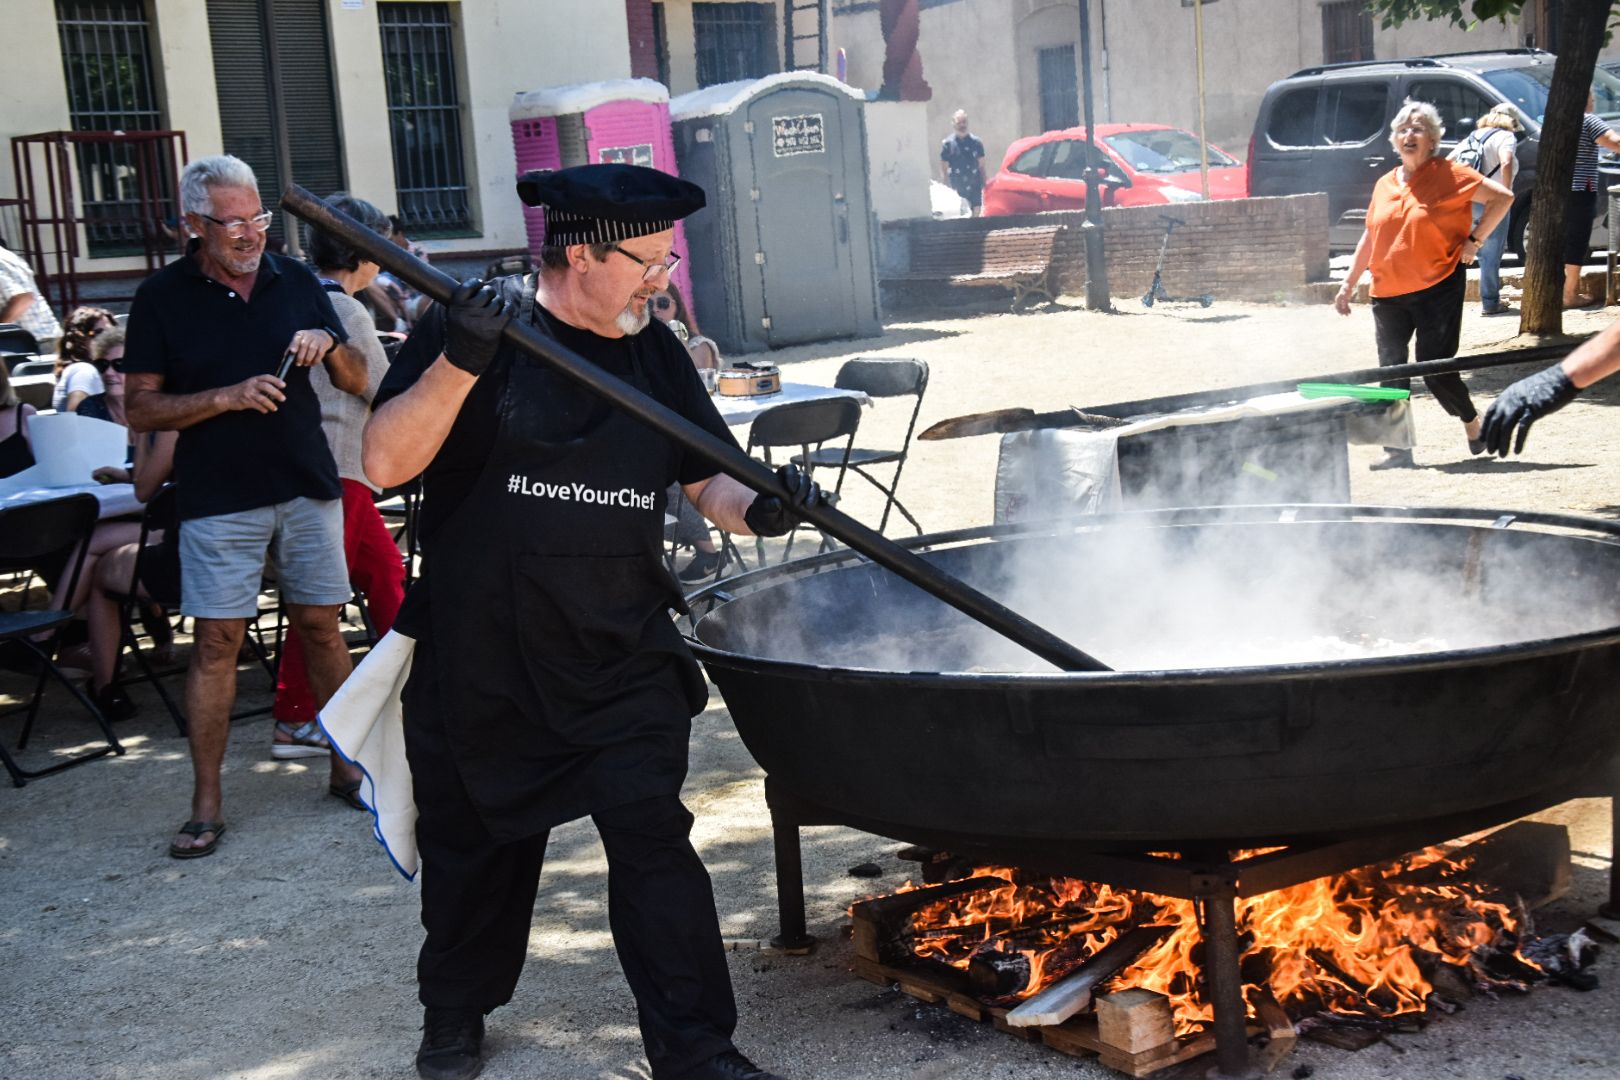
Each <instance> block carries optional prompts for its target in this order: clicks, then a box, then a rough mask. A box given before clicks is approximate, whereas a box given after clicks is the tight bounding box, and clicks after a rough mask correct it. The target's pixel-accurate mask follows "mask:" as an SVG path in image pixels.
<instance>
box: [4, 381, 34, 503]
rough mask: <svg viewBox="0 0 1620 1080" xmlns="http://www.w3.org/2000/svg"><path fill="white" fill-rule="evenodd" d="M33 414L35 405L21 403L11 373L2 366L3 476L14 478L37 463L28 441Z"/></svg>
mask: <svg viewBox="0 0 1620 1080" xmlns="http://www.w3.org/2000/svg"><path fill="white" fill-rule="evenodd" d="M33 415H34V407H33V406H32V405H24V404H23V403H22V402H21V401H19V400H17V391H16V390H15V389H14V388H13V387H12V385H11V372H10V371H8V370H7V368H6V365H4V364H0V476H14V475H16V474H17V473H20V472H22V471H23V470H24V469H26V468H28V467H29V466H30V465H32V464H33V463H34V448H33V447H32V446H30V445H29V442H28V418H29V417H30V416H33Z"/></svg>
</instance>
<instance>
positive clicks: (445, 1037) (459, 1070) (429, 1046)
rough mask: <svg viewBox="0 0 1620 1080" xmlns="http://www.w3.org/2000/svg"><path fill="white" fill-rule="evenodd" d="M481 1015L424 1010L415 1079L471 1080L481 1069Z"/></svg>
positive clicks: (471, 1010) (482, 1058) (482, 1036)
mask: <svg viewBox="0 0 1620 1080" xmlns="http://www.w3.org/2000/svg"><path fill="white" fill-rule="evenodd" d="M483 1048H484V1014H483V1013H481V1012H479V1011H478V1010H477V1009H424V1010H423V1012H422V1045H421V1047H420V1048H419V1049H418V1050H417V1051H416V1075H417V1076H420V1077H421V1078H422V1080H472V1078H473V1077H475V1076H477V1075H478V1074H479V1073H480V1072H482V1071H483V1069H484V1055H483Z"/></svg>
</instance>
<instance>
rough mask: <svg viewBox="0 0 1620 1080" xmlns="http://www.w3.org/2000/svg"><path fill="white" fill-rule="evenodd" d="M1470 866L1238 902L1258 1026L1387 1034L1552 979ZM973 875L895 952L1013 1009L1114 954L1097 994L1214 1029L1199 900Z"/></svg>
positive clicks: (1412, 866)
mask: <svg viewBox="0 0 1620 1080" xmlns="http://www.w3.org/2000/svg"><path fill="white" fill-rule="evenodd" d="M1262 853H1263V852H1248V853H1245V856H1244V857H1245V858H1248V857H1253V856H1255V855H1259V854H1262ZM1475 862H1476V858H1475V856H1474V855H1473V854H1470V853H1469V851H1467V850H1465V851H1464V852H1461V853H1455V854H1447V853H1446V852H1445V851H1443V850H1442V849H1439V848H1429V849H1426V850H1424V851H1422V852H1419V853H1416V854H1413V855H1409V856H1406V857H1405V858H1403V859H1401V860H1399V861H1397V862H1395V863H1391V864H1384V865H1380V866H1374V867H1366V868H1363V869H1359V870H1354V871H1350V872H1348V873H1344V874H1339V875H1336V876H1332V877H1324V878H1320V879H1317V880H1314V881H1309V882H1305V883H1303V884H1300V885H1296V886H1293V887H1290V888H1286V889H1281V890H1278V891H1275V892H1271V893H1266V894H1263V895H1260V896H1253V897H1240V898H1239V899H1238V901H1237V908H1236V911H1237V927H1238V933H1239V935H1240V951H1241V957H1242V961H1241V970H1242V975H1243V983H1244V997H1245V999H1246V1004H1247V1006H1248V1009H1249V1011H1250V1013H1251V1015H1255V1014H1256V1013H1257V1012H1258V1010H1259V1004H1260V1002H1261V1001H1262V1000H1263V999H1266V998H1267V997H1268V996H1269V998H1272V999H1275V1001H1277V1002H1280V1003H1281V1005H1282V1006H1283V1008H1284V1009H1285V1010H1286V1011H1287V1013H1288V1015H1289V1017H1290V1018H1291V1019H1292V1020H1293V1021H1294V1022H1295V1023H1296V1025H1298V1026H1299V1028H1300V1029H1301V1030H1308V1029H1309V1028H1310V1027H1312V1026H1352V1027H1354V1026H1369V1027H1381V1026H1385V1025H1389V1024H1391V1023H1392V1022H1396V1021H1398V1020H1399V1019H1401V1018H1412V1019H1419V1018H1421V1017H1422V1016H1423V1015H1424V1014H1426V1013H1427V1012H1428V1011H1429V1010H1430V1009H1431V1008H1432V1007H1434V1006H1435V1005H1437V1004H1438V1005H1439V1006H1440V1007H1441V1008H1442V1009H1448V1010H1449V1003H1448V1001H1447V998H1448V997H1456V996H1466V994H1467V993H1468V992H1470V991H1471V990H1485V991H1490V990H1500V989H1515V990H1523V989H1525V988H1526V986H1527V984H1528V983H1529V982H1533V981H1538V980H1540V979H1542V978H1544V977H1545V976H1546V972H1545V971H1544V970H1543V965H1542V963H1538V961H1537V959H1535V958H1532V955H1534V956H1536V957H1538V958H1540V959H1542V960H1543V961H1545V960H1546V955H1547V953H1546V951H1545V950H1542V951H1540V952H1538V951H1537V950H1536V949H1535V948H1531V947H1529V939H1528V938H1527V937H1526V935H1527V934H1528V933H1529V927H1528V917H1527V915H1526V914H1525V911H1524V910H1523V906H1522V903H1521V902H1520V901H1519V899H1518V898H1517V897H1516V896H1514V895H1512V892H1511V891H1508V892H1504V890H1503V889H1502V887H1501V886H1499V885H1496V884H1494V883H1492V882H1491V881H1489V880H1487V879H1486V878H1483V877H1481V876H1479V875H1478V874H1476V873H1474V872H1473V871H1474V870H1475ZM970 876H971V877H972V878H975V879H978V880H977V882H975V883H974V885H973V886H972V887H970V888H967V889H966V891H956V892H955V893H954V894H953V895H943V896H942V897H941V898H940V899H934V900H930V901H927V902H925V903H922V904H921V905H920V906H918V907H916V908H915V909H914V910H913V911H912V912H911V914H910V917H909V919H907V920H905V923H904V925H903V926H902V927H898V928H895V931H894V937H893V938H892V939H891V942H890V948H891V950H893V949H900V950H901V951H905V950H909V956H908V957H907V960H908V961H909V962H912V963H916V964H919V965H921V966H922V967H924V968H928V967H933V966H935V965H947V966H949V967H950V968H953V969H956V971H957V972H959V973H965V974H966V976H967V977H968V983H969V985H971V986H972V987H973V990H974V992H975V994H976V995H977V996H978V997H979V999H980V1000H981V1001H983V1002H984V1003H986V1004H987V1005H999V1006H1003V1007H1010V1006H1016V1005H1018V1004H1019V1003H1020V1002H1022V1001H1026V1000H1028V999H1029V998H1031V997H1032V996H1034V995H1035V994H1037V993H1038V992H1040V991H1042V990H1046V989H1048V988H1050V987H1053V986H1055V985H1058V984H1060V983H1063V982H1064V981H1065V980H1066V979H1069V978H1070V977H1071V976H1074V975H1075V973H1077V972H1082V971H1083V970H1084V969H1086V968H1087V965H1088V962H1089V963H1091V964H1092V965H1095V964H1096V963H1097V962H1098V961H1097V960H1094V959H1093V958H1097V957H1098V954H1099V953H1100V952H1102V951H1103V950H1104V948H1105V947H1107V946H1109V945H1111V944H1113V943H1116V942H1120V945H1119V946H1116V948H1114V949H1113V950H1112V956H1113V959H1114V962H1115V964H1116V965H1123V966H1117V967H1116V970H1117V974H1113V975H1112V977H1111V978H1108V979H1107V980H1106V981H1102V982H1099V984H1098V986H1097V990H1098V992H1099V993H1101V992H1104V991H1117V990H1122V989H1125V988H1135V989H1140V990H1149V991H1153V992H1155V993H1157V994H1161V995H1163V996H1164V997H1165V998H1167V999H1168V1000H1169V1003H1170V1006H1171V1008H1172V1010H1173V1015H1174V1022H1175V1030H1176V1034H1177V1035H1181V1036H1188V1035H1192V1034H1195V1033H1197V1032H1199V1031H1201V1030H1203V1029H1204V1028H1205V1027H1206V1026H1207V1025H1208V1024H1209V1023H1210V1022H1211V1020H1212V1019H1213V1007H1212V1005H1211V1004H1210V1003H1209V1001H1208V998H1207V995H1206V993H1205V986H1204V983H1203V966H1202V952H1203V948H1204V946H1203V939H1202V935H1201V932H1200V927H1199V918H1198V913H1197V910H1196V908H1195V905H1194V903H1193V902H1192V901H1189V900H1182V899H1177V898H1172V897H1166V896H1158V895H1153V894H1149V893H1142V892H1133V891H1129V890H1124V889H1117V888H1113V887H1111V886H1108V885H1103V884H1095V883H1091V882H1085V881H1079V880H1075V879H1072V878H1048V877H1035V876H1032V875H1028V874H1024V873H1022V872H1021V871H1018V870H1013V869H1005V868H993V867H979V868H976V869H974V870H973V872H972V874H971V875H970ZM994 879H1000V880H999V881H997V880H994ZM965 884H966V883H965V882H961V881H959V882H958V884H957V886H956V888H958V889H960V888H961V887H962V886H963V885H965ZM908 889H909V886H908ZM906 891H908V890H905V889H903V890H901V893H904V892H906ZM942 892H945V893H950V892H951V890H950V889H947V890H942ZM898 895H900V894H896V896H898ZM1542 899H1545V897H1542ZM1122 938H1128V939H1129V940H1125V941H1121V939H1122ZM1122 952H1123V953H1124V955H1123V956H1121V955H1120V954H1121V953H1122ZM1527 952H1528V953H1530V954H1532V955H1527ZM1437 984H1438V985H1439V986H1440V987H1441V992H1440V993H1439V994H1437V993H1436V987H1437Z"/></svg>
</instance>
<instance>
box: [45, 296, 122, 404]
mask: <svg viewBox="0 0 1620 1080" xmlns="http://www.w3.org/2000/svg"><path fill="white" fill-rule="evenodd" d="M117 325H118V320H117V319H115V318H113V313H112V312H110V311H108V310H107V309H106V308H95V307H81V308H75V309H74V311H73V314H71V315H69V316H68V317H67V322H66V323H64V324H63V326H62V343H61V344H60V345H58V346H57V350H56V389H55V391H53V392H52V394H51V408H53V409H55V410H56V411H57V412H74V411H76V410H77V409H78V407H79V403H80V402H82V401H83V400H84V399H85V398H87V397H89V396H90V395H92V394H100V393H102V392H104V391H105V390H106V389H107V388H106V386H105V385H103V383H102V381H101V369H100V368H98V367H97V366H96V364H95V362H94V361H93V360H91V358H90V343H91V342H92V341H94V340H95V337H96V335H97V334H99V333H101V332H102V331H103V330H110V329H112V328H113V327H114V326H117Z"/></svg>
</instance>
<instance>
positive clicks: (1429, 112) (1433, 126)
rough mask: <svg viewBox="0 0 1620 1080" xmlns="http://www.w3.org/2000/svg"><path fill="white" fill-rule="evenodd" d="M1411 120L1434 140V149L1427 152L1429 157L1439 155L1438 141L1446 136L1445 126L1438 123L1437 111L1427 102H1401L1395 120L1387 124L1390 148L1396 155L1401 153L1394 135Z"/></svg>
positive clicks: (1408, 100)
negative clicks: (1423, 128) (1418, 124)
mask: <svg viewBox="0 0 1620 1080" xmlns="http://www.w3.org/2000/svg"><path fill="white" fill-rule="evenodd" d="M1412 120H1416V121H1417V122H1418V123H1420V124H1422V125H1423V126H1424V127H1425V128H1426V129H1427V130H1428V132H1429V137H1430V138H1432V139H1433V140H1434V149H1432V150H1430V151H1429V156H1430V157H1433V156H1434V155H1435V154H1437V153H1439V152H1440V140H1441V139H1442V138H1444V137H1445V134H1446V125H1444V124H1442V123H1441V122H1440V113H1439V111H1438V110H1436V109H1435V107H1434V106H1433V105H1430V104H1429V103H1428V102H1427V101H1413V100H1412V99H1411V98H1407V99H1406V100H1405V101H1403V102H1401V107H1400V108H1399V109H1397V110H1396V111H1395V119H1393V120H1391V121H1390V122H1389V145H1390V147H1391V148H1392V149H1394V151H1395V152H1396V153H1397V154H1398V153H1400V152H1401V147H1400V140H1399V139H1397V138H1396V136H1395V133H1396V132H1398V131H1400V130H1401V128H1403V127H1405V126H1406V124H1407V123H1408V122H1409V121H1412Z"/></svg>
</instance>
